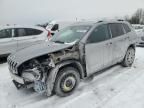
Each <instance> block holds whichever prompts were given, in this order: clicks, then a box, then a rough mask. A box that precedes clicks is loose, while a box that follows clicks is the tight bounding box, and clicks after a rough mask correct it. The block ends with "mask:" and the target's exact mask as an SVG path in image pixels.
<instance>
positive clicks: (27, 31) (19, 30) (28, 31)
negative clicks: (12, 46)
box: [15, 28, 43, 37]
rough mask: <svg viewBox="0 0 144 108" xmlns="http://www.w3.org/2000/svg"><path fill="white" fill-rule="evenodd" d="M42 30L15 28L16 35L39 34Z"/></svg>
mask: <svg viewBox="0 0 144 108" xmlns="http://www.w3.org/2000/svg"><path fill="white" fill-rule="evenodd" d="M42 32H43V31H41V30H37V29H32V28H17V29H16V30H15V36H16V37H22V36H32V35H40V34H41V33H42Z"/></svg>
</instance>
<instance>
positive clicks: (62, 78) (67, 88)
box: [54, 67, 80, 97]
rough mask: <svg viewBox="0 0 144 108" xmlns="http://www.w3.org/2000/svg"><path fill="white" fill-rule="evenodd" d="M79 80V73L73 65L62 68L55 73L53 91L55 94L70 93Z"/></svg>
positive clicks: (63, 95)
mask: <svg viewBox="0 0 144 108" xmlns="http://www.w3.org/2000/svg"><path fill="white" fill-rule="evenodd" d="M79 82H80V75H79V72H78V70H77V69H75V68H73V67H66V68H63V69H62V70H61V71H60V72H59V73H58V75H57V78H56V81H55V85H54V92H55V93H56V95H57V96H60V97H66V96H69V95H71V94H72V93H73V92H74V90H75V89H76V88H77V86H78V85H79Z"/></svg>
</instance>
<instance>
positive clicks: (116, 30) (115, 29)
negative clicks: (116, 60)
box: [110, 24, 125, 37]
mask: <svg viewBox="0 0 144 108" xmlns="http://www.w3.org/2000/svg"><path fill="white" fill-rule="evenodd" d="M110 29H111V33H112V36H113V37H118V36H121V35H123V34H125V33H124V29H123V26H122V24H110Z"/></svg>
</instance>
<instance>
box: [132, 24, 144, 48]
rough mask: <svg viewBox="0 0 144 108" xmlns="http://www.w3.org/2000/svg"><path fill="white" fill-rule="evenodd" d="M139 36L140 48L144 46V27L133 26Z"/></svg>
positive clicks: (139, 25)
mask: <svg viewBox="0 0 144 108" xmlns="http://www.w3.org/2000/svg"><path fill="white" fill-rule="evenodd" d="M132 26H133V27H134V29H135V31H136V33H137V36H138V46H144V25H141V24H133V25H132Z"/></svg>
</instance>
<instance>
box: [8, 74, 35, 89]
mask: <svg viewBox="0 0 144 108" xmlns="http://www.w3.org/2000/svg"><path fill="white" fill-rule="evenodd" d="M10 76H11V78H12V81H13V83H14V85H15V86H16V88H17V89H20V88H32V87H34V84H33V83H32V82H26V81H25V80H24V79H23V78H22V77H19V76H18V75H15V74H13V73H10Z"/></svg>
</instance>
